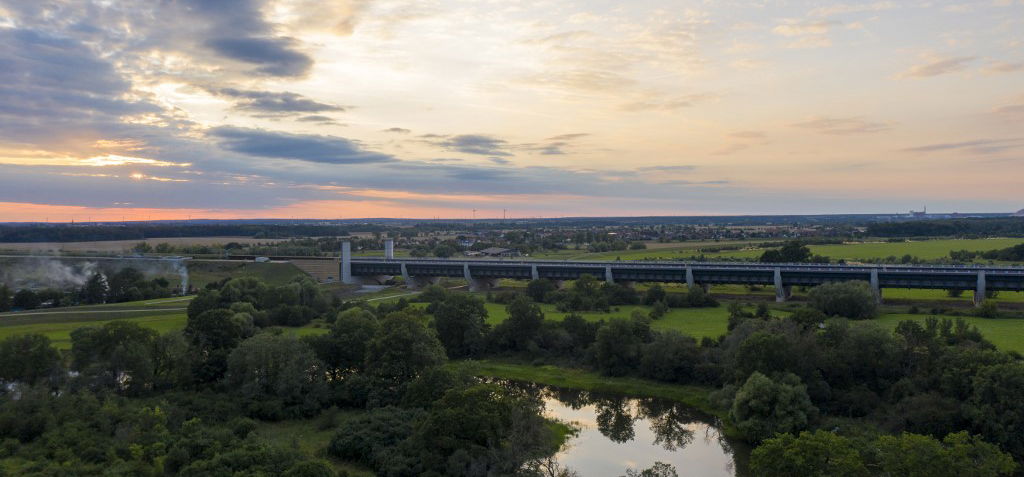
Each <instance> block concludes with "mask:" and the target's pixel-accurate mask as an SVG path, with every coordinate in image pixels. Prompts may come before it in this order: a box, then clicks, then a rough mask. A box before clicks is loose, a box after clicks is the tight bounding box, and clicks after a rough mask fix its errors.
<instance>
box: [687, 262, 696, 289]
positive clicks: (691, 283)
mask: <svg viewBox="0 0 1024 477" xmlns="http://www.w3.org/2000/svg"><path fill="white" fill-rule="evenodd" d="M695 284H696V283H695V282H694V280H693V269H692V268H690V266H689V265H687V266H686V288H693V287H694V285H695Z"/></svg>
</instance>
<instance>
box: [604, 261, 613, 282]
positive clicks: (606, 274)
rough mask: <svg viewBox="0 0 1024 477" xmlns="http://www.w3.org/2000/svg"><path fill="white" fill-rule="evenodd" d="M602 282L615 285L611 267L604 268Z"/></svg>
mask: <svg viewBox="0 0 1024 477" xmlns="http://www.w3.org/2000/svg"><path fill="white" fill-rule="evenodd" d="M604 281H606V282H608V283H615V278H614V277H612V266H611V265H608V266H606V267H604Z"/></svg>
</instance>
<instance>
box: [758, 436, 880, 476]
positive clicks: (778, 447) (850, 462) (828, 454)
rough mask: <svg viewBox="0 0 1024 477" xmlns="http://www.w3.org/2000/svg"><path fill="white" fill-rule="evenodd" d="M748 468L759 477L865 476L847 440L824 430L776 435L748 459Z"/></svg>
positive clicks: (862, 465)
mask: <svg viewBox="0 0 1024 477" xmlns="http://www.w3.org/2000/svg"><path fill="white" fill-rule="evenodd" d="M750 469H751V471H752V472H753V473H754V474H756V475H759V476H763V477H790V476H795V475H799V476H802V477H869V476H870V475H872V474H871V472H869V471H868V469H867V467H866V466H865V465H864V461H863V459H862V458H861V456H860V454H859V452H858V450H857V448H856V447H855V446H854V444H853V442H851V441H850V440H849V439H847V438H845V437H842V436H838V435H836V434H833V433H831V432H827V431H815V432H814V433H811V432H807V431H804V432H801V433H800V435H799V436H797V437H794V436H793V435H792V434H779V435H778V436H776V437H773V438H770V439H767V440H765V441H764V442H762V443H761V445H759V446H758V447H757V448H756V449H754V452H753V453H752V454H751V456H750Z"/></svg>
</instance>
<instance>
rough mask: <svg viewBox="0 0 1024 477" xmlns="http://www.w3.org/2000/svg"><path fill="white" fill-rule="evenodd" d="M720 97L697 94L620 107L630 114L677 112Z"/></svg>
mask: <svg viewBox="0 0 1024 477" xmlns="http://www.w3.org/2000/svg"><path fill="white" fill-rule="evenodd" d="M718 97H719V95H717V94H714V93H697V94H689V95H685V96H676V97H666V98H659V99H653V100H649V101H637V102H633V103H626V104H623V105H622V106H620V107H619V109H621V110H623V111H628V112H640V111H675V110H678V109H683V108H689V107H693V106H696V105H697V104H700V103H702V102H705V101H708V100H711V99H715V98H718Z"/></svg>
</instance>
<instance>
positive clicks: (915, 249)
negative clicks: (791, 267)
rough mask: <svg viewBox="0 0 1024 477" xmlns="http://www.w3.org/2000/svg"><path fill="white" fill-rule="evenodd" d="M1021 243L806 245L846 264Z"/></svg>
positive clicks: (747, 253)
mask: <svg viewBox="0 0 1024 477" xmlns="http://www.w3.org/2000/svg"><path fill="white" fill-rule="evenodd" d="M1020 243H1024V239H1020V238H994V239H963V240H958V239H945V240H920V241H913V242H895V243H890V242H864V243H849V244H835V245H810V246H809V248H810V249H811V253H813V254H816V255H824V256H826V257H830V258H831V259H832V260H839V259H846V260H847V261H857V260H873V259H882V258H886V257H902V256H903V255H913V256H915V257H918V258H921V259H924V260H935V259H940V258H949V252H950V251H951V250H972V251H973V250H982V251H985V250H997V249H1001V248H1007V247H1012V246H1014V245H1017V244H1020ZM763 252H764V250H763V249H747V250H730V251H725V252H719V253H708V254H705V256H706V257H707V258H708V259H715V258H730V259H737V258H740V259H756V258H758V257H760V256H761V253H763Z"/></svg>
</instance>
